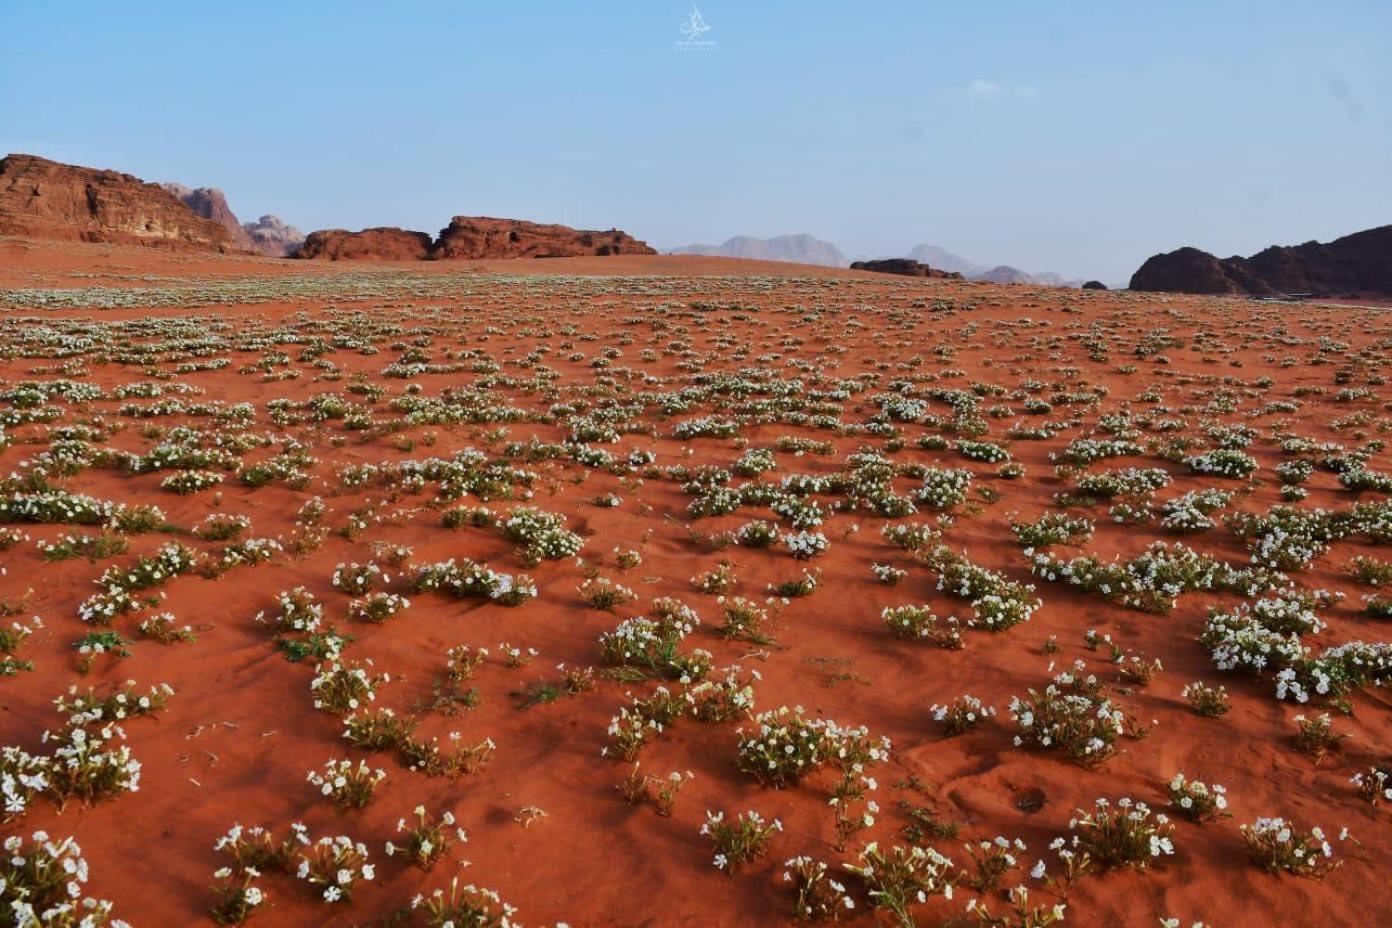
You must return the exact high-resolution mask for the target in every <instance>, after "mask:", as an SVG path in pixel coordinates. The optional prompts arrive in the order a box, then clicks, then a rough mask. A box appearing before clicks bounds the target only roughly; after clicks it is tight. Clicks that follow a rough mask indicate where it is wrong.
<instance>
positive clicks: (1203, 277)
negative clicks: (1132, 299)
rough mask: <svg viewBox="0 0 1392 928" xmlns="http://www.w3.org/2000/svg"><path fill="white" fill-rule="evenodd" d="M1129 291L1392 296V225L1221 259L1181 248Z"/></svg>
mask: <svg viewBox="0 0 1392 928" xmlns="http://www.w3.org/2000/svg"><path fill="white" fill-rule="evenodd" d="M1131 289H1132V290H1152V291H1161V292H1167V293H1215V294H1225V293H1227V294H1241V295H1248V296H1282V295H1290V294H1310V295H1311V296H1325V297H1343V296H1353V297H1359V296H1361V297H1378V298H1384V299H1385V298H1389V297H1392V225H1388V226H1380V227H1378V228H1376V229H1368V230H1366V231H1364V232H1355V233H1354V234H1353V235H1346V236H1344V237H1343V238H1338V239H1335V240H1334V241H1332V242H1329V243H1327V244H1321V243H1319V242H1306V243H1305V244H1303V245H1293V246H1278V245H1273V246H1272V247H1270V248H1267V249H1264V250H1262V251H1259V252H1257V253H1256V254H1254V255H1252V256H1251V257H1249V258H1243V257H1239V256H1234V257H1231V258H1221V259H1220V258H1215V257H1214V256H1213V255H1211V254H1209V253H1208V252H1206V251H1200V250H1199V249H1197V248H1180V249H1178V250H1176V251H1171V252H1168V253H1166V254H1160V255H1155V256H1153V257H1151V258H1149V259H1147V260H1146V262H1145V263H1144V264H1142V265H1141V267H1140V269H1139V270H1137V271H1136V273H1135V274H1133V275H1132V277H1131Z"/></svg>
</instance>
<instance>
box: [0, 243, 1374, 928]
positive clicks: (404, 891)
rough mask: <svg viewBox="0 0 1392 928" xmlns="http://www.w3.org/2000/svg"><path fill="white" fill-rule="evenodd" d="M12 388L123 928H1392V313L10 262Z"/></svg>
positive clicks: (93, 833) (28, 795)
mask: <svg viewBox="0 0 1392 928" xmlns="http://www.w3.org/2000/svg"><path fill="white" fill-rule="evenodd" d="M0 348H3V352H0V378H3V381H2V382H0V388H2V389H3V393H0V415H3V426H4V433H3V434H4V446H3V451H0V454H3V461H4V464H5V472H6V473H8V475H9V476H8V477H7V478H6V479H5V484H4V487H3V488H2V489H0V518H2V519H3V524H0V543H2V544H3V545H4V548H5V549H4V551H3V553H0V563H3V566H4V570H3V576H0V604H3V608H4V612H5V613H6V616H7V617H6V618H5V619H4V626H5V627H6V628H7V629H9V631H8V632H6V633H5V636H4V637H2V638H0V643H3V644H4V649H3V651H0V658H2V659H3V660H4V665H3V666H4V669H5V671H6V672H7V674H8V675H6V676H4V677H0V703H2V704H3V705H0V708H2V709H3V715H0V720H2V721H0V730H3V740H0V744H3V745H5V746H6V747H5V754H4V755H3V757H2V758H0V771H3V774H4V776H5V790H6V796H5V799H6V808H5V810H4V811H5V815H6V820H5V822H4V825H3V832H4V834H5V835H6V836H10V838H11V844H10V845H8V846H9V847H11V848H13V847H15V842H17V841H21V840H22V844H21V845H20V848H21V849H20V851H19V852H18V853H21V854H31V853H33V852H34V841H35V839H33V838H32V837H31V835H33V834H34V833H35V832H37V831H43V832H46V833H47V836H48V837H47V840H48V841H49V842H52V843H53V844H54V845H55V846H56V845H57V843H58V842H60V841H61V840H62V839H64V838H68V837H72V838H73V839H75V840H76V841H77V842H78V843H79V844H80V846H81V855H82V857H83V858H85V860H86V862H87V865H88V867H89V879H88V880H87V881H86V882H85V883H82V884H81V885H79V886H76V888H77V890H78V892H79V897H90V898H91V899H93V900H108V901H109V902H110V915H109V919H122V920H124V921H125V922H127V923H129V924H131V925H134V926H163V925H200V924H212V923H213V919H214V916H215V915H216V916H217V917H219V918H221V919H222V920H223V921H224V922H235V921H238V920H239V919H241V918H246V920H247V921H248V922H249V923H250V924H253V925H264V926H277V925H319V924H323V925H341V926H347V925H364V926H366V925H443V924H446V923H448V922H449V920H450V919H453V924H456V925H500V924H505V923H506V924H525V925H529V926H538V925H540V926H551V925H557V924H560V923H565V924H568V925H570V926H574V928H581V926H606V925H615V926H640V925H641V926H666V925H690V926H698V925H699V926H721V925H728V926H737V925H739V926H743V925H778V924H791V923H792V922H793V921H794V919H795V917H796V916H797V915H798V914H799V911H798V906H799V905H800V904H801V905H803V906H805V907H810V909H811V910H812V911H811V912H810V915H812V916H815V915H822V916H824V917H837V918H839V921H840V922H842V923H844V924H850V925H912V924H917V925H923V926H929V925H933V926H936V925H964V926H971V925H1002V926H1022V925H1031V926H1044V925H1048V924H1066V925H1082V926H1115V925H1125V926H1132V925H1134V926H1150V928H1154V926H1156V925H1159V924H1162V923H1163V924H1174V925H1179V926H1185V928H1188V926H1190V925H1192V924H1193V923H1195V922H1200V921H1201V922H1202V923H1203V924H1204V925H1205V926H1212V928H1239V926H1291V928H1294V926H1312V925H1321V926H1323V925H1387V924H1392V895H1389V894H1388V893H1386V892H1384V891H1382V890H1381V886H1382V884H1381V882H1380V881H1381V879H1382V877H1380V876H1379V874H1385V873H1386V872H1387V871H1388V868H1389V866H1392V840H1389V819H1388V816H1389V814H1392V813H1390V812H1389V806H1392V802H1389V801H1388V800H1387V797H1386V795H1385V794H1384V792H1383V791H1384V789H1386V788H1387V787H1392V753H1389V748H1388V744H1389V733H1392V725H1389V717H1390V716H1389V713H1388V709H1389V702H1388V698H1387V695H1386V691H1385V689H1383V688H1382V685H1383V684H1384V683H1385V682H1386V681H1387V680H1388V679H1389V678H1392V645H1389V644H1387V643H1386V642H1388V641H1392V630H1389V623H1388V619H1389V617H1392V594H1389V593H1388V592H1387V585H1388V584H1392V563H1389V562H1392V502H1389V492H1390V491H1392V476H1390V475H1392V461H1389V455H1388V452H1387V451H1386V449H1385V446H1384V443H1385V439H1386V436H1387V433H1388V431H1389V426H1392V412H1389V409H1392V404H1390V403H1389V401H1392V390H1390V389H1389V387H1388V386H1387V376H1388V359H1389V357H1392V315H1389V314H1388V312H1387V311H1386V310H1381V309H1376V308H1366V307H1358V306H1337V307H1336V306H1328V305H1319V304H1285V303H1254V302H1251V301H1247V300H1243V299H1236V298H1212V297H1195V296H1182V295H1162V294H1141V293H1128V292H1113V293H1108V292H1084V291H1079V290H1070V289H1057V288H1040V287H1032V286H1006V285H992V284H980V283H969V282H964V281H951V280H935V279H914V278H901V277H888V276H884V275H875V274H870V273H862V272H856V271H838V270H834V269H824V268H811V267H800V266H795V265H784V264H770V263H761V262H745V261H734V260H725V259H712V258H696V257H666V256H651V257H644V256H616V257H607V258H577V259H571V258H560V259H554V260H548V261H479V262H467V261H466V262H452V263H448V264H444V263H436V262H410V263H402V264H396V265H392V264H373V265H371V266H366V267H365V266H362V265H358V266H347V265H344V264H332V263H325V264H320V263H317V262H288V261H275V260H272V259H261V258H256V257H249V256H230V255H229V256H216V255H211V256H210V255H201V254H181V253H173V252H165V251H156V250H143V249H140V248H136V247H126V246H117V245H89V244H81V243H44V244H36V243H30V242H24V241H20V240H17V239H6V240H0ZM12 623H13V624H12ZM485 652H486V653H485ZM978 701H979V702H978ZM1326 713H1328V717H1327V721H1326V720H1325V714H1326ZM1302 719H1303V722H1302ZM45 732H48V733H49V734H48V736H47V738H45V737H44V733H45ZM126 752H128V753H126ZM343 760H347V761H350V762H351V764H350V765H349V768H348V769H346V770H340V769H338V768H337V767H333V768H330V769H328V770H327V771H326V764H327V763H328V762H330V761H343ZM359 762H361V763H362V764H364V765H365V768H364V769H362V771H361V772H360V773H359V772H358V771H359V767H358V765H359ZM137 765H138V778H137V775H136V767H137ZM378 771H381V772H382V774H381V775H379V774H378ZM1176 777H1180V779H1179V780H1176ZM1384 778H1389V779H1387V783H1386V786H1384V785H1383V779H1384ZM321 781H322V782H321ZM137 786H138V789H136V787H137ZM1220 786H1221V787H1222V789H1223V790H1224V791H1223V792H1221V793H1220V792H1218V789H1219V787H1220ZM832 800H836V801H835V802H833V801H832ZM1102 801H1105V803H1106V805H1099V804H1098V803H1099V802H1102ZM418 807H419V808H421V809H422V810H423V811H422V812H420V813H417V812H416V811H415V810H417V808H418ZM751 811H752V812H753V813H756V814H757V817H753V818H751V817H749V816H748V815H746V813H749V812H751ZM722 815H723V818H719V817H720V816H722ZM716 818H719V820H718V821H716V820H715V819H716ZM1273 819H1282V820H1284V823H1281V824H1272V822H1271V820H1273ZM238 825H240V826H241V829H242V830H241V832H239V833H237V832H234V833H233V839H232V840H224V836H227V835H228V834H229V830H230V829H233V828H234V826H238ZM296 826H300V828H299V830H297V828H296ZM417 828H420V829H421V830H420V831H419V832H417V833H416V834H414V835H413V834H412V830H413V829H417ZM254 829H266V831H264V832H259V831H255V830H254ZM1312 829H1320V830H1319V831H1314V830H1312ZM461 832H462V833H463V836H462V837H461V834H460V833H461ZM297 835H303V840H300V839H298V838H297V837H296V836H297ZM339 836H346V837H347V840H346V843H340V844H335V843H333V839H336V838H338V837H339ZM320 839H326V840H327V841H328V843H323V844H321V843H319V842H320ZM998 839H999V841H1000V842H1003V844H1002V843H997V842H998ZM39 840H40V841H42V840H43V839H39ZM983 842H985V844H984V845H983ZM1017 842H1018V843H1017ZM389 843H390V844H389ZM60 850H61V849H59V848H56V847H55V851H60ZM11 853H15V852H14V851H13V850H12V851H11ZM799 858H806V860H805V861H802V862H800V863H799V862H796V861H797V859H799ZM948 860H950V863H948ZM789 862H792V863H789ZM819 863H825V865H826V867H827V871H826V872H825V873H823V872H822V871H821V870H820V869H819ZM851 868H860V869H859V870H853V869H851ZM63 882H64V877H62V876H60V877H58V878H57V879H56V883H55V884H54V885H51V886H50V890H51V895H50V898H49V900H48V901H49V902H54V901H57V900H61V899H62V898H63V897H64V896H65V895H66V892H67V890H66V888H65V887H64V886H63V885H62V883H63ZM452 884H453V885H454V894H453V896H451V885H452ZM466 886H472V887H477V888H478V889H466ZM1017 887H1024V888H1025V889H1026V890H1027V896H1026V895H1025V894H1024V893H1022V892H1020V891H1019V890H1018V889H1017ZM483 889H487V890H488V891H489V892H488V893H485V892H482V890H483ZM437 890H440V891H442V892H443V895H441V896H433V895H432V894H433V893H435V891H437ZM493 893H496V897H495V896H493V895H492V894H493ZM413 900H416V904H415V907H414V908H413ZM94 904H97V905H98V909H97V910H96V911H97V912H99V913H100V912H101V911H102V908H101V907H100V904H98V903H94ZM505 906H510V907H515V913H514V912H513V910H512V909H511V908H505ZM505 912H506V913H512V914H507V915H505V914H504V913H505ZM801 914H803V915H805V916H806V915H809V913H808V912H803V913H801ZM1059 915H1062V916H1063V919H1062V921H1053V920H1054V919H1055V918H1056V917H1057V916H1059ZM7 917H8V915H7V913H0V924H10V922H7V921H6V920H5V919H6V918H7ZM505 917H506V918H507V919H508V921H506V922H504V921H503V919H504V918H505ZM1171 920H1172V921H1171ZM64 923H65V924H66V923H67V922H64ZM73 923H75V922H73ZM108 923H114V922H111V921H109V920H108Z"/></svg>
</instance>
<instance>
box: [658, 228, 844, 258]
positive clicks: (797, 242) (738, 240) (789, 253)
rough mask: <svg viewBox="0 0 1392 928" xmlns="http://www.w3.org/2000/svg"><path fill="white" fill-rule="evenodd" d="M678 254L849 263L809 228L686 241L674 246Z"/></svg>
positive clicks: (838, 251) (835, 248)
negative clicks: (694, 242)
mask: <svg viewBox="0 0 1392 928" xmlns="http://www.w3.org/2000/svg"><path fill="white" fill-rule="evenodd" d="M671 253H672V254H674V255H715V256H718V257H724V258H751V259H756V260H760V261H791V262H793V263H795V264H820V265H824V266H826V267H845V266H846V256H845V255H844V254H842V253H841V249H840V248H837V247H836V246H835V245H833V244H832V243H831V242H825V241H822V240H821V239H819V238H817V237H816V236H812V235H808V234H807V233H805V232H802V233H797V234H793V235H775V236H774V237H772V238H754V237H753V236H749V235H736V236H734V237H733V238H728V239H726V240H725V241H724V242H723V243H721V244H719V245H683V246H682V247H680V248H673V249H672V250H671Z"/></svg>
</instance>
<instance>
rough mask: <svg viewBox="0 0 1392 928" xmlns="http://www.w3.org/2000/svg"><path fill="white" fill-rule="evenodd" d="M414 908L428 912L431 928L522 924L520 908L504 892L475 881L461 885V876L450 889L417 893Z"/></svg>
mask: <svg viewBox="0 0 1392 928" xmlns="http://www.w3.org/2000/svg"><path fill="white" fill-rule="evenodd" d="M411 908H412V909H413V910H415V911H418V912H422V913H424V916H425V923H426V925H427V926H428V928H521V926H520V924H519V923H517V922H516V921H514V920H513V916H514V915H516V914H517V909H516V908H514V907H513V906H511V905H508V904H507V903H506V902H504V901H503V898H502V896H500V895H498V893H496V892H495V891H493V890H491V889H484V888H482V887H479V886H475V885H474V884H473V883H469V884H466V885H464V886H460V885H459V878H458V877H455V878H454V879H452V880H450V889H449V892H448V893H446V892H445V891H444V890H443V889H437V890H435V891H434V892H432V893H431V894H430V895H428V896H417V897H416V898H414V899H412V900H411Z"/></svg>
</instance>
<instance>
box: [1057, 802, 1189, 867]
mask: <svg viewBox="0 0 1392 928" xmlns="http://www.w3.org/2000/svg"><path fill="white" fill-rule="evenodd" d="M1068 827H1069V828H1070V829H1072V830H1073V832H1074V834H1075V836H1076V838H1077V840H1076V841H1075V842H1074V846H1075V848H1077V849H1078V850H1080V851H1081V852H1082V853H1084V854H1086V855H1087V856H1088V857H1089V858H1091V859H1092V860H1093V861H1094V862H1096V863H1097V864H1098V865H1099V866H1102V867H1130V868H1132V869H1136V870H1144V869H1145V868H1146V867H1148V866H1150V865H1151V864H1153V863H1156V862H1157V861H1158V860H1159V859H1160V858H1162V857H1166V856H1169V855H1171V854H1173V853H1174V842H1173V840H1172V837H1173V835H1174V826H1173V825H1171V824H1170V820H1169V818H1168V817H1167V816H1166V815H1165V814H1164V813H1162V812H1152V811H1151V809H1150V807H1149V806H1147V805H1146V804H1145V803H1143V802H1133V801H1132V800H1131V799H1125V798H1123V799H1118V800H1117V801H1116V804H1115V805H1113V804H1112V803H1109V802H1108V801H1107V800H1106V799H1098V800H1097V801H1096V803H1095V804H1094V805H1093V808H1092V811H1090V812H1084V811H1083V810H1082V809H1079V810H1078V812H1077V814H1076V815H1074V817H1073V819H1072V821H1070V822H1069V823H1068Z"/></svg>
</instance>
